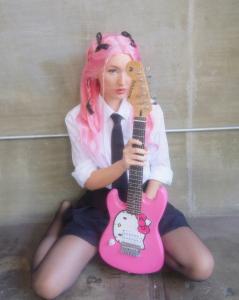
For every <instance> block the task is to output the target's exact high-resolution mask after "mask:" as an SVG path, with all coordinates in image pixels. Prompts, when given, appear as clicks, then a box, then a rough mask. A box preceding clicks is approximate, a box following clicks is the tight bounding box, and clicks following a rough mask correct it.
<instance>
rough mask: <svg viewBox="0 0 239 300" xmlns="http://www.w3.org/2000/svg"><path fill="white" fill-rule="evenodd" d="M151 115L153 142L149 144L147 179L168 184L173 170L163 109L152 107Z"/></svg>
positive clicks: (170, 181) (157, 106)
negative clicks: (148, 172) (148, 173)
mask: <svg viewBox="0 0 239 300" xmlns="http://www.w3.org/2000/svg"><path fill="white" fill-rule="evenodd" d="M152 116H153V120H154V129H153V133H152V140H153V142H154V143H155V144H154V145H152V146H151V151H150V175H149V179H154V180H158V181H160V182H162V183H164V184H168V185H170V184H171V183H172V179H173V171H172V169H171V164H170V159H169V151H168V141H167V137H166V132H165V124H164V116H163V111H162V109H161V108H160V106H159V105H156V107H155V108H154V111H153V115H152Z"/></svg>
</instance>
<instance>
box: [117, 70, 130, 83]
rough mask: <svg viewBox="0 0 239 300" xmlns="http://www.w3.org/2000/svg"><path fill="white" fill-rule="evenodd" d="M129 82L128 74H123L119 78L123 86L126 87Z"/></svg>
mask: <svg viewBox="0 0 239 300" xmlns="http://www.w3.org/2000/svg"><path fill="white" fill-rule="evenodd" d="M128 82H129V76H128V74H127V73H126V72H121V73H120V74H119V77H118V84H119V85H121V86H126V85H127V84H128Z"/></svg>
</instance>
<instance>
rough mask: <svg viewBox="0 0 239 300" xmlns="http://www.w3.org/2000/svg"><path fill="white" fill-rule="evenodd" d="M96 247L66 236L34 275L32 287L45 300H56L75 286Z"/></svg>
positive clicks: (55, 245) (57, 243)
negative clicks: (55, 299)
mask: <svg viewBox="0 0 239 300" xmlns="http://www.w3.org/2000/svg"><path fill="white" fill-rule="evenodd" d="M95 253H96V247H94V246H93V245H91V244H89V243H88V242H86V241H85V240H83V239H81V238H79V237H77V236H74V235H65V236H63V237H61V238H60V239H58V241H57V242H56V243H55V244H54V246H53V247H52V248H51V249H50V251H49V252H48V253H47V255H46V257H45V258H44V259H43V261H42V262H41V264H40V265H39V267H38V268H37V270H36V271H34V272H33V274H32V287H33V289H34V290H35V292H36V294H38V295H39V296H40V297H42V298H44V299H54V298H55V297H57V296H58V295H60V294H61V293H63V292H64V291H65V290H66V289H68V288H69V287H70V286H72V285H73V283H74V282H75V281H76V279H77V278H78V276H79V275H80V273H81V271H82V270H83V268H84V267H85V266H86V264H87V263H88V261H89V260H90V259H91V258H92V257H93V256H94V255H95Z"/></svg>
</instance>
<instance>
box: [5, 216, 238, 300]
mask: <svg viewBox="0 0 239 300" xmlns="http://www.w3.org/2000/svg"><path fill="white" fill-rule="evenodd" d="M190 223H191V225H192V227H193V228H194V230H195V231H196V232H197V233H198V234H199V235H200V236H201V238H202V239H203V240H204V242H205V243H206V244H207V246H208V247H209V248H210V249H211V251H212V252H213V254H214V257H215V261H216V267H215V272H214V274H213V276H212V277H211V278H210V279H209V280H207V281H205V282H193V281H189V280H187V279H185V278H184V277H182V276H180V275H178V274H176V273H174V272H169V271H166V270H165V271H163V272H161V273H160V274H154V275H149V276H145V275H144V276H138V275H137V276H136V275H128V274H125V273H122V272H120V271H118V270H115V269H112V268H110V267H108V266H106V265H105V264H104V263H103V262H102V261H101V260H100V259H99V257H96V258H95V259H94V260H92V261H91V263H90V264H89V265H88V266H87V268H86V269H85V271H84V272H83V274H82V275H81V276H80V278H79V280H78V281H77V282H76V284H75V285H74V286H73V287H72V288H71V289H70V290H69V291H67V292H66V293H65V294H64V295H62V296H61V297H59V298H58V299H59V300H65V299H67V300H76V299H82V300H91V299H99V300H103V299H104V300H126V299H127V300H128V299H130V300H131V299H137V300H141V299H142V300H149V299H150V300H153V299H162V300H181V299H182V300H204V299H205V300H206V299H207V300H214V299H215V300H222V299H228V300H230V299H232V300H239V251H238V249H239V230H238V228H239V218H238V217H220V218H219V217H217V218H199V219H193V220H190ZM45 229H46V225H37V224H34V225H29V224H25V225H21V226H12V227H10V226H8V227H1V231H0V299H1V300H2V299H3V300H37V299H40V298H39V297H37V296H36V295H34V293H33V292H32V290H31V288H30V275H29V274H30V272H29V270H30V259H31V257H32V254H33V252H34V251H35V249H36V246H37V244H38V242H39V240H40V239H41V237H42V234H43V232H44V231H45Z"/></svg>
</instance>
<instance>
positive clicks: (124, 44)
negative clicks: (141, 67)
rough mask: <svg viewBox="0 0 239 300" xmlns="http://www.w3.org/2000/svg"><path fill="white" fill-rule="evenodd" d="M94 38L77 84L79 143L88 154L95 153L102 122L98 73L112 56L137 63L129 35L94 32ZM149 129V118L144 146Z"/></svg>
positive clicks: (134, 48)
mask: <svg viewBox="0 0 239 300" xmlns="http://www.w3.org/2000/svg"><path fill="white" fill-rule="evenodd" d="M128 35H129V34H128ZM97 36H98V37H97V40H94V41H92V42H91V44H90V47H89V48H88V51H87V57H86V63H85V66H84V68H83V72H82V76H81V85H80V87H81V89H80V96H81V107H80V112H79V115H78V116H77V122H78V123H79V130H80V140H81V143H82V142H83V144H84V145H85V146H87V148H88V149H89V150H90V152H92V153H95V151H96V149H97V148H98V143H97V140H98V139H97V137H98V134H99V132H100V130H101V128H102V122H103V114H102V112H101V111H99V109H98V105H97V101H98V98H99V93H100V86H99V81H98V79H97V77H98V74H99V72H100V71H101V70H102V69H103V67H104V65H105V64H106V63H107V61H108V60H110V58H111V57H112V56H113V55H116V54H127V55H129V56H130V57H131V59H132V60H138V61H141V57H140V53H139V49H138V46H137V44H136V43H135V42H134V40H133V39H132V37H131V36H130V35H129V36H128V37H127V36H125V35H122V34H109V33H106V34H103V35H101V34H100V33H98V34H97ZM102 44H103V45H102ZM105 45H106V46H105ZM98 48H99V49H98ZM152 126H153V123H152V118H151V117H150V116H149V118H147V126H146V143H147V141H149V134H150V130H151V129H152Z"/></svg>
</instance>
